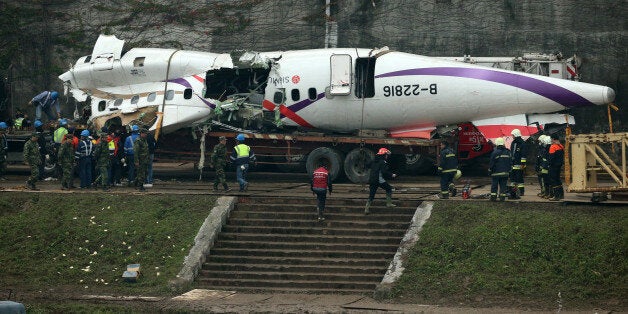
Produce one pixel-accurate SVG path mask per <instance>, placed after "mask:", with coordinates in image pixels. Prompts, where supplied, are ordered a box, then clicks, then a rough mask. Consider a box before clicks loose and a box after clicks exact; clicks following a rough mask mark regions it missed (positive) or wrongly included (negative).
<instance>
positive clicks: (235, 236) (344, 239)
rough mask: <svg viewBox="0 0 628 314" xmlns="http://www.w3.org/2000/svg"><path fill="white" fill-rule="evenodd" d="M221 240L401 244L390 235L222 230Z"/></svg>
mask: <svg viewBox="0 0 628 314" xmlns="http://www.w3.org/2000/svg"><path fill="white" fill-rule="evenodd" d="M220 240H226V241H260V242H275V241H277V242H291V243H300V242H313V241H321V242H324V243H347V244H391V245H395V246H397V245H399V242H400V241H399V238H398V237H389V236H381V237H378V236H370V237H366V238H365V237H359V236H353V235H351V236H331V235H329V236H328V235H318V234H317V235H311V234H267V233H231V232H222V233H221V234H220V237H219V241H220Z"/></svg>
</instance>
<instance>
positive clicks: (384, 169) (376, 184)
mask: <svg viewBox="0 0 628 314" xmlns="http://www.w3.org/2000/svg"><path fill="white" fill-rule="evenodd" d="M390 154H391V152H390V151H389V150H388V149H386V148H383V147H382V148H380V149H379V151H378V152H377V155H375V158H374V159H373V160H372V161H371V162H370V164H369V166H370V168H371V171H370V173H369V198H368V200H367V201H366V206H365V207H364V214H365V215H368V214H370V213H371V211H370V207H371V204H372V203H373V199H374V198H375V193H377V189H378V188H382V189H384V190H385V191H386V207H396V205H395V204H393V202H392V186H390V184H388V182H386V180H387V179H393V178H395V177H396V176H397V175H396V174H394V173H392V172H391V171H390V170H388V161H387V160H388V156H390Z"/></svg>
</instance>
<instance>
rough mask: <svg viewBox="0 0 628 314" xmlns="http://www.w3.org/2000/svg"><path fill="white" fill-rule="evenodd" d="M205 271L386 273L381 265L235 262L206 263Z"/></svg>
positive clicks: (204, 265)
mask: <svg viewBox="0 0 628 314" xmlns="http://www.w3.org/2000/svg"><path fill="white" fill-rule="evenodd" d="M202 270H203V271H206V270H208V271H241V272H284V273H318V274H355V273H358V274H360V273H361V274H376V275H379V277H380V278H381V276H383V275H384V273H385V270H383V269H382V267H380V266H352V265H348V266H342V265H285V264H274V263H273V264H250V263H243V264H235V263H205V264H203V269H202Z"/></svg>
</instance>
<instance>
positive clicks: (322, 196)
mask: <svg viewBox="0 0 628 314" xmlns="http://www.w3.org/2000/svg"><path fill="white" fill-rule="evenodd" d="M327 167H328V166H327V165H326V164H322V165H321V166H320V167H318V168H317V169H316V170H314V172H313V173H312V182H311V183H310V189H311V190H312V193H314V194H315V195H316V198H317V199H318V204H317V206H316V209H317V211H318V221H324V220H325V217H323V211H324V210H325V200H326V199H327V190H329V194H330V195H331V191H332V185H331V179H330V178H329V171H327Z"/></svg>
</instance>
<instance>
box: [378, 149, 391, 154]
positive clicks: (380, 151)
mask: <svg viewBox="0 0 628 314" xmlns="http://www.w3.org/2000/svg"><path fill="white" fill-rule="evenodd" d="M377 154H378V155H390V151H389V150H388V149H386V148H384V147H382V148H380V149H379V151H378V152H377Z"/></svg>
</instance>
